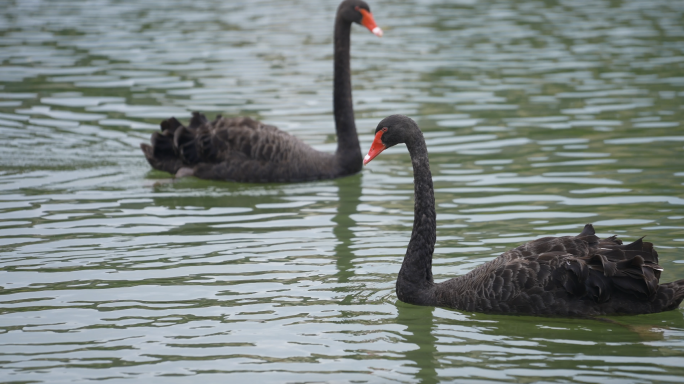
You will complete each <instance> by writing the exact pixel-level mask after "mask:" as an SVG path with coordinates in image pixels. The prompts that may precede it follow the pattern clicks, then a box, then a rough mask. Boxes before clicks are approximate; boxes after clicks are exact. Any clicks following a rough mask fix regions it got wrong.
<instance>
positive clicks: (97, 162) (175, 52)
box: [0, 0, 684, 383]
mask: <svg viewBox="0 0 684 384" xmlns="http://www.w3.org/2000/svg"><path fill="white" fill-rule="evenodd" d="M336 6H337V4H336V2H335V1H330V2H325V3H324V4H321V2H315V1H310V0H296V1H290V2H277V1H271V0H268V1H267V0H263V1H249V2H232V1H218V0H194V1H181V0H177V1H166V2H164V4H163V5H162V4H159V3H158V2H153V3H149V2H120V1H114V0H92V1H67V0H50V1H47V0H20V1H19V0H14V1H12V0H10V1H6V2H5V3H4V4H3V12H2V13H1V14H0V135H1V137H2V144H0V191H1V192H0V263H1V269H0V286H1V287H2V290H1V291H0V371H1V375H2V377H3V378H2V381H3V382H16V383H20V382H21V383H28V382H31V383H34V382H35V383H42V382H46V383H48V382H49V383H65V382H87V381H92V380H103V381H107V382H130V381H131V380H136V379H137V380H144V381H145V382H149V383H155V382H160V383H161V382H163V383H170V382H188V380H198V379H199V380H203V381H208V382H225V381H226V380H227V379H228V380H231V381H233V382H247V381H248V380H255V381H257V382H263V383H269V382H273V383H281V382H298V383H303V382H342V383H351V382H355V383H363V382H368V383H396V382H401V383H438V382H453V381H457V382H459V383H485V382H486V383H490V382H524V383H618V382H619V383H650V382H668V383H672V382H684V368H682V367H684V309H682V308H680V309H677V310H674V311H670V312H666V313H661V314H653V315H644V316H632V317H615V318H611V319H609V321H598V320H575V319H570V320H568V319H549V318H538V317H514V316H494V315H484V314H475V313H467V312H462V311H456V310H450V309H442V308H431V307H417V306H412V305H407V304H403V303H401V302H399V301H397V299H396V295H395V293H394V281H395V278H396V273H397V272H398V270H399V267H400V264H401V260H402V257H403V254H404V252H405V247H406V244H407V242H408V238H409V236H410V230H411V225H412V220H413V200H412V194H413V185H412V183H413V179H412V171H411V163H410V160H409V157H408V154H407V151H406V150H405V149H404V148H393V149H391V150H388V151H386V153H383V155H382V156H380V157H378V158H377V159H375V160H374V161H373V162H372V163H371V164H370V165H369V166H367V167H365V169H364V170H363V172H362V173H360V174H358V175H355V176H351V177H348V178H344V179H340V180H333V181H322V182H315V183H303V184H289V185H287V184H269V185H254V184H237V183H227V182H215V181H203V180H197V179H192V178H190V179H183V180H177V181H173V180H171V179H170V177H169V175H166V174H164V173H161V172H157V171H152V170H151V169H150V167H149V165H148V164H147V163H146V161H145V160H144V157H143V156H142V153H141V152H140V150H139V147H138V146H139V143H141V142H145V141H148V140H149V136H150V134H151V133H152V132H153V131H155V130H156V129H158V124H159V121H160V120H161V119H164V118H168V117H170V116H176V117H178V118H179V119H181V120H184V119H187V118H188V117H189V115H190V112H191V111H193V110H201V111H203V112H205V113H207V114H208V115H209V116H210V117H213V116H214V115H215V114H219V113H220V114H224V115H228V116H237V115H248V116H252V117H254V118H258V119H261V120H263V121H265V122H267V123H270V124H275V125H277V126H279V127H280V128H281V129H284V130H286V131H288V132H291V133H293V134H295V135H297V136H298V137H300V138H302V139H303V140H304V141H306V142H307V143H309V144H311V145H314V146H315V147H317V148H319V149H322V150H328V151H332V150H334V148H335V137H334V125H333V119H332V84H331V83H332V63H331V60H332V36H331V35H332V23H333V19H334V12H335V9H336ZM371 8H372V10H373V13H374V15H375V18H376V20H377V22H378V24H379V25H380V26H381V27H382V28H383V29H384V30H385V36H384V37H383V38H382V39H378V38H376V37H375V36H373V35H372V34H370V33H368V32H367V31H366V30H364V29H363V28H362V27H358V26H357V27H355V28H354V31H353V35H352V70H353V84H354V101H355V108H356V118H357V125H358V128H359V133H360V137H361V142H362V147H363V150H364V151H365V150H367V149H368V147H369V146H370V142H371V139H372V133H373V131H374V128H375V126H376V124H377V123H378V122H379V121H380V120H381V119H382V118H384V117H385V116H387V115H389V114H394V113H403V114H407V115H409V116H411V117H413V118H414V119H415V120H416V121H417V122H418V123H419V125H420V126H421V128H422V129H423V131H424V133H425V137H426V139H427V142H428V148H429V152H430V163H431V166H432V172H433V176H434V181H435V188H436V193H435V197H436V200H437V205H438V217H437V225H438V243H437V247H436V252H435V260H434V272H435V279H436V280H437V281H441V280H443V279H446V278H449V277H452V276H455V275H459V274H463V273H466V272H468V271H469V270H471V269H472V268H474V267H475V266H477V265H479V264H481V263H483V262H486V261H488V260H491V259H492V258H494V257H496V255H498V254H500V253H501V252H503V251H505V250H506V249H508V248H511V247H515V246H517V245H518V244H520V243H522V242H525V241H529V240H532V239H535V238H538V237H541V236H547V235H571V234H577V233H579V232H580V231H581V228H582V227H583V225H584V224H585V223H588V222H592V223H594V225H595V227H596V228H597V231H598V232H599V235H601V236H610V235H613V234H617V235H619V236H620V237H621V238H623V239H625V240H626V241H633V240H635V239H637V238H639V237H641V236H644V235H645V236H647V240H649V241H652V242H654V243H655V244H656V245H657V249H658V251H659V254H660V264H661V265H662V266H663V267H664V268H665V271H664V272H663V274H662V280H663V281H671V280H674V279H677V278H684V224H683V223H684V220H683V219H684V171H683V170H684V129H683V128H682V124H684V110H683V109H682V106H681V105H682V96H684V24H682V22H681V20H682V19H683V16H684V4H683V3H682V2H681V1H675V0H672V1H669V0H648V1H526V0H525V1H523V0H520V1H499V0H495V1H488V2H477V1H469V0H463V1H456V2H454V1H430V0H428V1H423V0H421V1H410V2H403V3H401V4H399V3H397V2H390V1H386V0H380V1H373V2H372V3H371ZM186 121H187V120H186Z"/></svg>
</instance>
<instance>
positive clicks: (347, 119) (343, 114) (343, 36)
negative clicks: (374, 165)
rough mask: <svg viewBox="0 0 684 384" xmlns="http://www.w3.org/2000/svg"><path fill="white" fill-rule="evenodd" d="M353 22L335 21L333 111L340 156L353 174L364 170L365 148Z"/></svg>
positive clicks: (339, 17) (338, 19) (338, 17)
mask: <svg viewBox="0 0 684 384" xmlns="http://www.w3.org/2000/svg"><path fill="white" fill-rule="evenodd" d="M350 33H351V23H350V22H348V21H345V20H344V19H343V18H342V17H341V16H340V15H338V16H337V19H336V20H335V36H334V40H335V43H334V44H335V48H334V49H335V57H334V66H335V68H334V81H333V110H334V114H335V130H336V132H337V155H338V158H340V160H341V161H342V162H343V163H345V164H348V165H347V166H345V168H346V167H351V168H352V169H349V173H355V172H358V171H359V170H360V169H361V147H360V146H359V138H358V136H357V133H356V124H354V107H353V103H352V87H351V70H350V68H349V46H350V37H349V35H350Z"/></svg>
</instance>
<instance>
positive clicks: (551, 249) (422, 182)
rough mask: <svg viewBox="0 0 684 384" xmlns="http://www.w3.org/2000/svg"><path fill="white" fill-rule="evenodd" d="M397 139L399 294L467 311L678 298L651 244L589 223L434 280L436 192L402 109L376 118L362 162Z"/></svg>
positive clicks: (644, 307) (607, 308) (631, 304)
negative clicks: (403, 188) (409, 177)
mask: <svg viewBox="0 0 684 384" xmlns="http://www.w3.org/2000/svg"><path fill="white" fill-rule="evenodd" d="M398 143H405V144H406V146H407V148H408V150H409V153H410V155H411V162H412V164H413V172H414V183H415V185H414V187H415V207H414V223H413V231H412V233H411V240H410V241H409V244H408V247H407V250H406V255H405V256H404V261H403V263H402V266H401V270H400V271H399V275H398V278H397V284H396V292H397V297H398V298H399V300H401V301H404V302H407V303H411V304H417V305H432V306H441V307H450V308H456V309H460V310H465V311H473V312H487V313H502V314H518V315H543V316H566V317H587V316H595V315H626V314H630V315H635V314H643V313H654V312H661V311H666V310H671V309H675V308H677V307H678V306H679V304H680V303H681V302H682V299H684V279H682V280H677V281H674V282H671V283H667V284H660V283H659V279H660V273H661V271H662V268H661V267H660V266H659V265H658V253H657V252H656V251H655V249H654V248H653V244H651V243H649V242H645V241H643V240H642V239H639V240H636V241H635V242H633V243H631V244H623V243H622V241H621V240H620V239H618V238H617V237H616V236H612V237H609V238H606V239H599V238H598V237H597V236H596V234H595V231H594V228H593V226H592V225H591V224H587V225H586V226H585V227H584V229H583V230H582V232H581V233H580V234H578V235H577V236H562V237H544V238H540V239H537V240H533V241H531V242H529V243H526V244H523V245H520V246H519V247H517V248H514V249H512V250H509V251H507V252H505V253H503V254H501V255H500V256H498V257H497V258H496V259H494V260H491V261H489V262H487V263H485V264H482V265H480V266H478V267H477V268H475V269H473V270H472V271H470V272H469V273H467V274H465V275H462V276H458V277H455V278H453V279H450V280H447V281H444V282H441V283H435V282H434V281H433V277H432V254H433V251H434V246H435V241H436V229H437V226H436V220H435V218H436V214H435V198H434V190H433V185H432V175H431V173H430V165H429V161H428V152H427V147H426V145H425V140H424V139H423V134H422V132H421V131H420V129H419V128H418V126H417V125H416V123H415V122H414V121H413V120H411V119H410V118H408V117H406V116H402V115H393V116H390V117H388V118H386V119H384V120H383V121H381V122H380V124H378V127H377V128H376V136H375V140H374V141H373V144H372V145H371V148H370V150H369V152H368V155H367V156H366V157H365V159H364V164H367V163H368V162H370V161H371V160H372V159H373V158H375V157H376V156H377V155H378V154H380V152H382V151H383V150H384V149H386V148H389V147H391V146H393V145H396V144H398Z"/></svg>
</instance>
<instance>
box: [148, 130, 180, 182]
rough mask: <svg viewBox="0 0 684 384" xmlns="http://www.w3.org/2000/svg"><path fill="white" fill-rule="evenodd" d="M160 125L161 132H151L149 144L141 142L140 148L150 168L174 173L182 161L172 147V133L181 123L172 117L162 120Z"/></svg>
mask: <svg viewBox="0 0 684 384" xmlns="http://www.w3.org/2000/svg"><path fill="white" fill-rule="evenodd" d="M160 127H161V132H155V133H153V134H152V137H151V138H150V144H145V143H141V144H140V149H142V151H143V154H145V158H146V159H147V162H148V163H150V165H151V166H152V168H154V169H157V170H160V171H165V172H169V173H174V174H175V173H176V171H177V170H178V169H179V168H180V167H182V166H183V162H182V161H181V160H180V159H179V158H178V154H177V151H176V149H175V148H174V144H173V135H174V133H175V132H176V131H177V130H178V128H182V127H183V125H182V124H181V123H180V122H179V121H178V120H176V118H174V117H172V118H170V119H166V120H164V121H162V122H161V124H160Z"/></svg>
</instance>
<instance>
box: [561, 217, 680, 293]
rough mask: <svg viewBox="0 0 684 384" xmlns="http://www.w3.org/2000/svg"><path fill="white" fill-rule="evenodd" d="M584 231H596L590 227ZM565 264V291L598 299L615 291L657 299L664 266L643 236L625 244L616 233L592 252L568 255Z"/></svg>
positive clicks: (562, 278)
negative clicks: (662, 266)
mask: <svg viewBox="0 0 684 384" xmlns="http://www.w3.org/2000/svg"><path fill="white" fill-rule="evenodd" d="M585 232H587V233H585ZM591 232H593V228H592V230H591ZM582 234H584V235H585V236H587V235H593V233H588V231H587V227H585V230H583V231H582ZM563 266H564V268H563V270H562V271H559V275H558V276H557V279H559V280H560V281H561V283H562V284H563V286H564V287H565V289H566V291H568V292H569V293H571V294H574V295H577V296H584V297H589V298H591V299H593V300H594V301H596V302H598V303H604V302H606V301H608V300H609V299H610V298H611V297H613V296H614V295H615V294H616V293H617V292H616V291H619V292H620V294H624V295H627V296H629V297H633V298H636V299H638V300H643V301H653V300H655V298H656V296H657V295H658V294H659V293H658V292H659V284H658V283H659V279H660V273H661V271H662V270H663V269H662V268H661V267H660V265H658V253H657V252H656V251H655V249H654V248H653V244H652V243H649V242H645V241H643V238H640V239H638V240H636V241H634V242H633V243H630V244H626V245H625V244H623V243H622V241H621V240H620V239H618V238H617V237H616V236H611V237H609V238H606V239H601V240H599V242H598V247H597V248H596V249H593V252H591V253H590V254H589V255H586V256H575V257H568V258H567V259H565V260H564V265H563ZM680 301H681V299H680Z"/></svg>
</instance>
